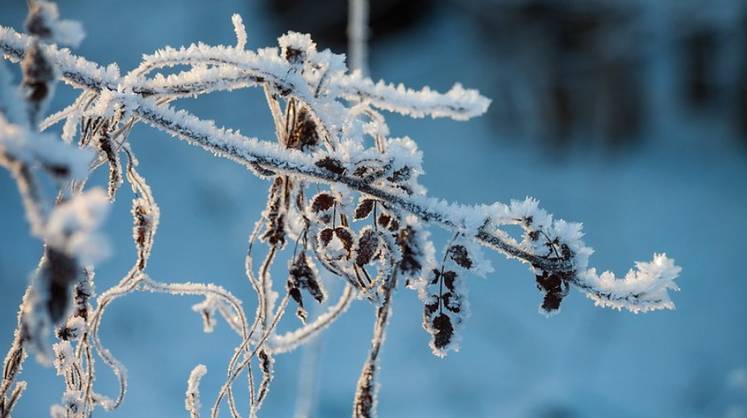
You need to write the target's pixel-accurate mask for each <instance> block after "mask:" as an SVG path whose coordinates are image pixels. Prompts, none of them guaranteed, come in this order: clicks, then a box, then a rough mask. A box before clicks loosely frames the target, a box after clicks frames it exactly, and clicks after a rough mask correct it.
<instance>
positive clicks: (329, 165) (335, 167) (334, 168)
mask: <svg viewBox="0 0 747 418" xmlns="http://www.w3.org/2000/svg"><path fill="white" fill-rule="evenodd" d="M314 164H315V165H316V166H317V167H321V168H324V169H326V170H327V171H331V172H333V173H335V174H337V175H342V173H344V172H345V166H343V165H342V163H341V162H340V161H339V160H336V159H334V158H332V157H324V158H322V159H321V160H319V161H317V162H315V163H314Z"/></svg>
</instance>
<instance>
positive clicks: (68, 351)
mask: <svg viewBox="0 0 747 418" xmlns="http://www.w3.org/2000/svg"><path fill="white" fill-rule="evenodd" d="M52 350H53V351H54V368H55V370H56V371H57V376H64V375H65V373H66V372H67V370H68V369H69V368H70V366H72V365H73V363H74V362H75V353H74V352H73V347H72V345H70V342H69V341H64V340H63V341H60V342H58V343H55V344H53V345H52Z"/></svg>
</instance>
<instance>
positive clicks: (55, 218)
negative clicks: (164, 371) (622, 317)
mask: <svg viewBox="0 0 747 418" xmlns="http://www.w3.org/2000/svg"><path fill="white" fill-rule="evenodd" d="M351 3H352V5H351V16H352V17H353V19H352V20H351V23H350V36H351V46H353V48H351V49H352V50H353V52H352V55H353V56H354V58H353V61H352V67H353V68H355V69H361V70H364V69H365V68H364V67H365V55H366V53H365V46H366V45H365V38H366V30H367V29H366V22H365V20H366V18H365V9H366V3H367V2H365V1H357V0H356V1H352V2H351ZM30 6H31V11H30V18H29V21H28V22H27V32H28V34H21V33H18V32H16V31H14V30H13V29H10V28H6V27H0V50H1V51H2V53H3V56H4V58H6V59H7V60H9V61H12V62H16V63H20V65H21V68H22V71H23V74H24V79H23V83H22V90H21V91H22V92H23V96H22V97H19V96H16V95H14V94H13V92H12V89H10V88H8V87H6V86H9V85H10V83H9V77H8V76H7V74H5V73H4V72H3V71H2V67H0V84H2V87H3V88H2V90H0V163H2V165H3V166H5V167H6V168H8V169H9V170H10V172H11V174H12V175H13V176H14V178H15V179H16V182H17V184H18V189H19V191H20V193H21V199H22V202H23V204H24V208H25V210H26V214H27V218H28V219H29V221H30V224H31V230H32V233H33V234H35V235H36V236H38V237H39V238H40V239H42V240H43V241H44V243H45V253H44V257H43V259H42V261H41V262H40V265H39V267H38V269H37V272H36V273H35V275H34V279H33V280H32V284H31V285H30V287H29V290H28V291H27V292H26V296H25V297H24V301H23V303H22V305H21V310H20V313H19V326H18V329H17V331H16V337H15V339H14V343H13V345H12V347H11V349H10V351H9V353H8V355H7V357H6V361H5V372H4V378H3V382H2V385H1V386H0V418H1V417H2V416H6V415H7V412H6V411H10V409H12V406H13V405H14V404H15V403H16V400H17V398H18V396H19V395H20V393H21V391H22V390H23V388H24V386H23V384H21V382H19V383H18V384H16V385H15V386H13V382H15V380H16V377H17V374H18V372H19V371H20V364H21V363H22V361H23V359H24V358H25V356H26V348H27V346H29V344H34V346H35V347H36V349H37V351H39V352H43V351H44V350H45V349H47V348H48V347H47V346H48V343H47V342H46V339H45V338H42V337H43V335H45V334H44V333H43V332H41V333H40V332H39V330H45V329H47V328H50V327H51V326H52V325H57V326H58V329H57V337H58V339H59V342H58V343H56V344H55V345H54V354H55V362H54V363H55V367H56V368H57V371H58V374H59V375H61V376H63V378H64V380H65V384H66V386H65V392H64V394H63V399H62V404H60V405H56V406H55V407H54V408H53V414H55V416H60V417H62V416H66V417H76V418H77V417H81V418H83V417H86V418H87V417H90V416H91V414H92V413H93V410H94V409H95V407H96V406H101V407H103V408H104V409H107V410H110V409H115V408H117V407H118V406H119V405H120V404H121V403H122V402H123V400H124V396H125V393H126V387H127V376H126V370H125V368H124V365H122V364H121V363H120V362H119V361H118V360H117V359H116V357H115V356H114V355H113V354H112V353H111V352H110V351H109V350H108V349H107V348H106V347H105V345H104V344H103V342H102V341H101V338H100V335H99V334H100V329H101V324H102V321H103V317H104V314H105V312H106V310H107V308H108V307H110V306H111V304H112V303H113V302H114V301H115V300H118V299H120V298H123V297H125V296H127V295H129V294H131V293H133V292H137V291H150V292H159V293H167V294H172V295H187V296H199V297H202V298H203V300H202V301H201V302H200V303H197V304H196V305H195V306H194V307H193V310H194V311H195V312H197V313H199V314H200V315H201V316H202V319H203V325H204V326H203V328H204V330H205V331H206V332H210V331H212V330H213V328H214V327H215V326H216V323H217V319H218V318H223V320H225V322H226V323H227V324H228V326H229V327H230V328H231V329H232V330H233V331H235V333H236V335H237V336H238V337H239V340H240V341H239V343H238V345H237V346H236V348H235V350H234V352H233V355H232V356H231V358H230V360H229V362H228V366H227V372H226V377H225V378H226V380H225V382H224V384H223V385H222V387H221V389H220V391H219V393H218V395H217V397H216V399H215V401H214V403H213V406H212V408H211V415H212V416H214V417H215V416H217V415H218V414H219V412H220V408H221V405H222V403H223V400H225V401H226V404H227V406H228V410H229V413H230V414H231V416H232V417H233V418H238V417H240V416H241V411H240V410H239V409H240V408H239V407H238V405H237V404H236V400H235V397H234V383H235V381H236V380H237V379H238V377H239V376H240V375H241V374H242V373H245V374H246V377H247V383H248V392H249V393H248V394H249V408H248V411H247V414H248V415H249V416H250V417H252V418H253V417H255V416H257V414H258V413H259V411H260V408H261V406H262V404H263V401H264V399H266V397H267V396H268V393H269V390H270V387H271V383H272V379H273V369H274V362H275V358H276V356H278V355H281V354H283V353H286V352H289V351H291V350H293V349H295V348H296V347H298V346H300V345H303V344H305V343H307V342H309V341H310V340H311V339H312V338H314V337H316V336H318V335H319V334H320V333H321V332H322V331H323V330H324V329H326V328H327V327H328V326H329V325H330V324H332V323H333V322H334V321H335V320H337V319H338V318H340V316H341V315H342V314H343V313H344V312H345V311H346V309H347V307H348V306H349V305H350V304H351V303H352V301H353V300H354V299H356V298H357V299H363V300H367V301H368V302H370V303H372V304H373V305H374V306H375V307H376V313H377V314H376V320H375V325H374V336H373V339H372V345H371V349H370V352H369V355H368V357H367V360H366V362H365V364H364V367H363V370H362V372H361V375H360V378H359V382H358V387H357V390H356V393H355V402H354V412H353V414H354V416H356V417H369V416H374V415H375V404H376V371H377V369H378V363H377V359H378V357H379V352H380V349H381V346H382V344H383V341H384V330H385V327H386V325H387V323H388V321H389V319H390V310H391V300H392V297H393V295H394V290H395V288H396V286H397V282H401V283H403V285H404V286H406V287H408V288H411V289H414V290H416V291H417V292H418V295H419V297H420V299H421V300H422V303H423V327H424V329H425V330H426V331H427V332H428V334H430V337H431V342H430V347H431V349H432V351H433V353H434V354H436V355H438V356H444V355H446V353H447V352H448V351H449V350H457V349H458V348H459V344H458V343H459V330H460V329H461V325H462V324H463V322H464V321H465V320H466V318H467V316H468V307H469V304H468V301H467V299H466V273H471V274H477V275H485V274H488V273H490V272H491V271H492V268H491V266H490V263H489V261H488V260H487V259H486V258H485V256H484V255H483V254H482V250H483V249H484V248H488V249H492V250H495V251H497V252H500V253H502V254H504V255H505V256H507V257H508V258H510V259H517V260H519V261H521V262H523V263H526V264H527V265H528V266H529V268H530V270H531V272H532V274H533V275H534V276H535V281H536V284H537V287H538V289H539V290H540V291H541V293H542V295H543V301H542V304H541V310H542V311H543V312H545V313H548V314H550V313H554V312H557V311H558V309H559V308H560V304H561V302H562V300H563V298H564V297H565V296H566V295H567V293H568V291H569V289H570V288H571V287H575V288H577V289H578V290H579V291H580V292H582V293H583V294H584V295H586V296H587V297H589V298H590V299H592V300H593V301H594V302H595V304H596V305H599V306H603V307H611V308H616V309H627V310H629V311H631V312H636V313H637V312H647V311H650V310H656V309H672V308H673V307H674V304H673V303H672V301H671V299H670V297H669V290H677V286H676V284H675V282H674V280H675V278H676V277H677V275H678V274H679V271H680V268H679V267H677V266H676V265H675V264H674V262H673V260H671V259H669V258H667V257H666V256H665V255H663V254H661V255H659V254H657V255H655V256H654V259H653V261H651V262H640V263H637V265H636V269H635V270H631V271H630V272H628V274H626V275H625V276H624V277H622V278H617V277H616V276H614V274H612V273H610V272H604V273H601V274H599V273H597V271H596V269H594V268H590V267H589V265H588V264H589V263H588V258H589V256H590V255H591V254H592V249H591V248H590V247H588V246H587V245H586V244H585V243H584V241H583V240H582V238H583V233H582V231H581V225H580V224H578V223H570V222H566V221H564V220H561V219H555V218H553V216H552V215H550V214H548V213H547V212H546V211H544V210H543V209H540V208H539V205H538V202H537V201H536V200H534V199H531V198H527V199H525V200H523V201H512V202H510V203H508V204H504V203H493V204H489V205H472V206H468V205H460V204H455V203H448V202H445V201H443V200H440V199H436V198H433V197H429V196H428V195H427V191H426V188H425V187H424V186H423V185H422V184H421V183H420V182H419V176H420V175H421V174H422V173H423V169H422V154H421V153H420V151H419V150H418V148H417V144H416V143H415V142H414V141H413V140H411V139H409V138H406V137H405V138H394V137H391V136H390V132H389V127H388V126H387V124H386V118H385V117H384V114H383V113H382V112H396V113H400V114H402V115H406V116H410V117H414V118H419V117H424V116H431V117H434V118H436V117H446V118H451V119H454V120H467V119H470V118H473V117H476V116H479V115H481V114H483V113H484V112H485V111H486V110H487V107H488V105H489V103H490V101H489V100H488V99H486V98H485V97H483V96H481V95H480V94H479V93H478V92H477V91H475V90H469V89H465V88H463V87H462V86H461V85H460V84H458V83H457V84H455V85H454V87H453V88H451V89H450V90H449V91H448V92H446V93H439V92H435V91H432V90H431V89H429V88H428V87H425V88H423V89H421V90H413V89H409V88H406V87H405V86H403V85H401V84H399V85H395V84H391V83H386V82H384V81H378V82H374V81H373V80H371V79H370V78H368V77H366V76H364V74H365V72H361V71H358V70H356V71H350V70H349V69H348V67H347V66H346V64H345V58H344V56H342V55H336V54H334V53H332V52H330V51H329V50H324V51H317V49H316V44H315V43H314V42H313V41H312V40H311V38H310V37H309V36H308V35H302V34H298V33H293V32H289V33H288V34H285V35H283V36H281V37H280V38H279V39H278V47H276V48H263V49H258V50H256V51H251V50H247V49H246V45H247V34H246V30H245V28H244V25H243V22H242V20H241V18H240V17H239V16H238V15H235V16H234V17H233V18H232V23H233V26H234V32H235V33H236V38H237V40H236V45H235V46H223V45H219V46H209V45H205V44H196V45H191V46H189V47H186V48H185V47H182V48H179V49H174V48H164V49H161V50H158V51H156V52H155V53H153V54H150V55H145V56H144V57H143V61H142V63H141V64H140V65H139V66H138V67H136V68H135V69H133V70H132V71H130V72H128V73H126V74H124V75H122V74H121V73H120V70H119V68H118V67H117V66H116V65H114V64H113V65H110V66H108V67H106V68H104V67H101V66H99V65H98V64H96V63H93V62H90V61H87V60H85V59H84V58H81V57H78V56H75V55H73V54H72V53H71V52H70V51H69V50H68V49H61V48H60V47H59V46H58V44H64V43H66V42H67V44H68V45H70V44H71V43H77V42H79V41H80V39H79V38H80V35H81V34H82V32H80V31H79V30H78V29H79V28H77V26H76V25H75V24H72V23H70V22H66V21H60V20H59V19H58V16H57V10H56V8H55V7H54V5H53V4H51V3H47V2H43V1H32V2H30ZM174 67H178V68H179V71H172V69H173V68H174ZM56 80H62V81H63V82H65V83H67V84H69V85H71V86H72V87H74V88H77V89H80V90H81V91H82V92H81V95H80V96H79V98H78V99H77V100H76V101H75V102H74V103H73V104H72V105H70V106H68V107H66V108H65V109H63V110H61V111H59V112H57V113H54V114H52V115H50V116H47V117H46V118H45V117H44V113H45V109H46V105H47V102H48V99H49V94H50V92H51V90H52V87H53V85H54V82H55V81H56ZM250 87H259V88H261V89H262V94H264V95H265V98H266V99H267V105H268V108H269V113H270V114H271V116H272V118H273V123H274V128H275V129H274V131H275V136H276V137H275V138H274V140H273V141H270V140H260V139H257V138H252V137H248V136H245V135H242V134H240V133H239V132H237V131H233V130H230V129H225V128H221V127H217V126H216V125H215V124H214V122H212V121H207V120H201V119H199V118H198V117H197V116H195V115H193V114H191V113H189V112H187V111H185V110H179V109H177V108H175V107H174V106H173V103H174V102H176V101H178V100H179V99H181V98H186V97H196V96H200V95H203V94H209V93H213V92H218V91H230V90H236V89H243V88H250ZM138 122H143V123H145V124H146V125H149V126H152V127H154V128H157V129H159V130H162V131H164V132H165V133H167V134H168V135H170V136H172V137H174V138H177V139H180V140H183V141H185V142H187V143H189V144H192V145H196V146H199V147H201V148H203V149H204V150H206V151H208V152H210V153H212V154H213V155H216V156H220V157H223V158H226V159H229V160H231V161H234V162H236V163H238V164H241V165H242V166H244V167H246V168H247V169H249V170H250V171H251V172H252V173H254V174H255V175H257V176H258V177H259V178H262V179H268V180H270V182H271V184H270V188H269V190H268V193H267V204H266V207H265V209H264V211H263V212H262V213H261V215H260V217H259V219H258V221H257V222H256V224H255V227H254V229H253V231H252V232H251V234H250V238H249V245H248V247H249V248H248V250H247V254H246V261H245V269H246V275H247V279H248V282H249V284H250V286H251V288H252V289H253V290H254V291H255V293H256V295H257V309H256V313H255V316H254V318H253V319H250V318H248V317H247V315H246V314H245V312H244V310H243V308H242V302H241V301H240V300H239V299H238V298H236V297H235V296H234V295H232V294H231V293H229V292H227V291H226V290H225V289H223V288H222V287H220V286H217V285H214V284H196V283H189V282H186V283H162V282H157V281H155V280H153V279H152V278H151V277H150V276H149V274H148V260H149V257H150V253H151V250H152V247H153V245H154V242H155V233H156V230H157V226H158V222H159V217H160V212H159V209H158V205H157V203H156V200H155V197H154V194H153V192H152V191H151V189H150V187H149V186H148V183H147V182H146V180H145V178H144V177H143V176H141V175H140V173H139V172H138V170H137V164H138V163H137V159H136V157H135V154H134V152H133V150H132V148H131V147H130V138H129V134H130V132H131V130H132V128H133V127H134V125H135V124H136V123H138ZM57 123H62V124H63V128H62V134H61V135H60V138H57V137H56V136H55V135H53V134H50V133H46V132H48V131H49V130H50V129H52V128H53V127H54V126H55V125H56V124H57ZM42 131H45V133H42ZM76 139H77V143H76V142H74V141H76ZM122 157H125V158H126V160H122ZM100 167H106V168H108V171H109V173H108V174H109V176H108V177H109V182H108V190H107V192H104V191H102V190H98V189H91V190H84V189H85V184H86V180H87V176H88V175H89V173H90V172H92V171H94V170H97V169H99V168H100ZM45 177H49V178H51V179H52V182H53V183H54V184H55V186H56V189H57V190H56V196H55V197H49V196H48V195H47V192H46V191H45V187H44V182H43V180H42V179H43V178H45ZM125 182H126V183H128V184H129V185H130V186H131V188H132V191H133V193H134V194H135V196H136V197H135V199H133V201H132V210H131V215H132V219H133V230H132V239H133V243H134V246H135V250H136V261H135V263H134V265H133V266H132V267H131V269H130V270H129V271H128V272H127V273H126V274H125V275H124V276H123V277H122V279H121V280H120V281H119V282H118V283H117V284H116V285H114V286H113V287H111V288H109V289H106V290H104V291H103V292H102V293H101V294H100V295H99V296H98V297H95V295H94V292H93V277H94V275H93V266H92V264H93V263H94V262H96V261H97V260H98V259H100V258H101V256H103V252H101V251H100V250H101V249H102V248H105V246H104V245H103V244H102V242H104V241H103V238H102V236H101V234H100V233H99V232H98V229H99V226H100V224H101V223H102V221H103V218H104V215H105V214H106V208H107V207H108V205H107V203H108V201H110V200H114V199H115V198H116V196H117V195H118V191H119V188H120V186H121V185H122V184H124V183H125ZM312 184H315V185H316V186H317V187H315V189H316V191H315V194H312V193H311V190H310V189H311V187H310V185H312ZM431 226H438V227H441V228H444V229H446V230H447V231H449V232H450V233H452V234H453V238H452V240H451V241H450V242H449V243H448V244H447V245H446V248H445V249H444V251H443V256H442V258H441V260H440V263H439V262H437V260H436V257H435V250H434V245H433V242H432V240H431V238H430V233H429V231H428V228H429V227H431ZM259 247H262V248H264V249H265V250H266V253H265V254H264V258H263V260H262V263H261V264H260V265H259V266H258V268H255V266H254V264H253V257H254V255H255V252H256V249H257V248H259ZM280 259H287V260H288V269H287V270H288V275H287V278H285V281H284V282H280V281H278V279H277V277H272V274H271V272H272V271H273V266H274V265H275V263H277V262H278V260H280ZM332 278H339V279H341V280H343V281H344V282H345V288H344V290H343V291H342V294H341V295H340V297H339V299H338V301H337V302H336V304H334V305H332V306H330V307H329V308H328V309H327V311H326V312H324V313H321V314H319V315H317V316H316V317H315V318H309V313H308V310H307V306H308V304H309V303H310V302H311V303H314V302H316V303H323V302H324V301H325V300H326V298H327V293H326V290H325V285H324V283H325V282H326V281H328V280H330V279H332ZM280 283H282V284H284V291H283V292H282V293H280V292H278V289H277V287H278V285H279V284H280ZM45 292H46V293H45ZM280 295H282V297H280ZM289 305H290V306H293V307H295V313H296V317H297V319H298V320H299V321H300V325H298V327H297V328H296V329H295V330H291V331H287V332H285V333H281V332H279V330H278V329H277V326H278V323H279V321H280V318H282V317H283V315H284V314H285V312H286V308H288V307H289ZM94 355H98V357H99V358H101V359H102V360H103V362H104V363H105V364H106V365H107V366H109V367H110V368H111V369H112V370H113V372H114V374H115V376H116V377H117V379H118V381H119V385H120V388H119V391H118V392H117V395H116V397H114V398H113V399H110V398H108V397H106V396H104V395H101V394H99V393H97V392H96V391H95V389H94V387H93V386H94V378H95V365H94ZM205 372H206V369H205V368H204V367H202V366H199V365H198V366H197V367H196V368H195V369H194V370H193V372H192V374H191V375H190V378H189V381H188V388H187V393H186V398H185V408H186V409H187V411H188V412H189V413H190V415H191V416H192V417H198V416H199V414H200V402H199V391H198V384H199V380H200V378H201V377H202V376H203V375H204V374H205ZM11 388H12V389H11Z"/></svg>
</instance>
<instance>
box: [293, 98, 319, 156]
mask: <svg viewBox="0 0 747 418" xmlns="http://www.w3.org/2000/svg"><path fill="white" fill-rule="evenodd" d="M293 126H294V128H293V130H292V131H291V132H290V134H289V135H288V139H287V141H288V142H287V144H286V146H287V147H288V148H291V149H297V150H300V151H305V150H307V149H309V148H312V147H314V146H316V145H317V144H319V133H318V132H317V125H316V122H315V121H314V118H313V117H312V116H311V113H309V110H308V109H307V108H306V106H300V107H299V109H298V112H297V113H296V122H295V124H294V125H293Z"/></svg>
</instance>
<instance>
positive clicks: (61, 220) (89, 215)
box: [44, 188, 109, 265]
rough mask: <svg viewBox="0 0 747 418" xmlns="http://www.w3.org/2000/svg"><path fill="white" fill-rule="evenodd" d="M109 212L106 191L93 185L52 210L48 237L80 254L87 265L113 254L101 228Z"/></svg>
mask: <svg viewBox="0 0 747 418" xmlns="http://www.w3.org/2000/svg"><path fill="white" fill-rule="evenodd" d="M108 212H109V198H108V197H107V195H106V192H104V191H103V190H102V189H100V188H96V189H91V190H89V191H87V192H85V193H82V194H80V195H77V196H75V197H73V198H72V199H71V200H69V201H67V202H65V203H63V204H61V205H59V206H57V207H56V208H55V209H54V211H52V213H51V214H50V216H49V222H48V224H47V227H46V231H45V234H44V238H45V239H46V241H47V243H48V244H49V245H51V246H53V247H54V248H57V249H59V250H61V251H64V252H65V253H66V254H68V255H70V256H74V257H77V258H78V259H79V260H80V261H81V263H83V264H84V265H89V264H95V263H96V262H98V261H100V260H102V259H104V258H106V257H107V256H108V255H109V245H108V241H107V240H106V238H105V236H104V235H103V234H102V233H101V232H99V227H100V226H101V224H102V223H103V222H104V220H105V219H106V215H107V214H108Z"/></svg>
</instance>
